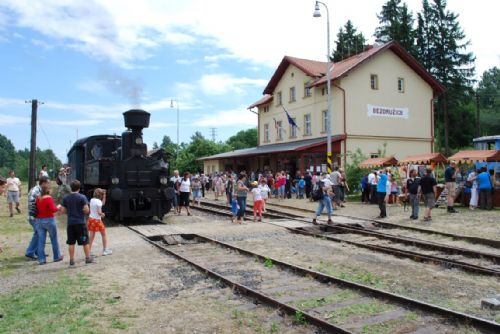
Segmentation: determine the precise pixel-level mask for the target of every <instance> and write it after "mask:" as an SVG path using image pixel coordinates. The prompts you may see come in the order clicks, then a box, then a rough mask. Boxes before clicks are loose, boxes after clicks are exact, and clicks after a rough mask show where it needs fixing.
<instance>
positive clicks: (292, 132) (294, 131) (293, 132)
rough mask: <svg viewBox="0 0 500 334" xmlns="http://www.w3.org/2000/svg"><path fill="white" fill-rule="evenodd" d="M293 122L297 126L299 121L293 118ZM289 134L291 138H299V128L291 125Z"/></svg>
mask: <svg viewBox="0 0 500 334" xmlns="http://www.w3.org/2000/svg"><path fill="white" fill-rule="evenodd" d="M292 119H293V122H294V123H295V124H297V119H296V118H295V117H292ZM289 133H290V138H296V137H297V127H296V126H293V125H291V124H290V125H289Z"/></svg>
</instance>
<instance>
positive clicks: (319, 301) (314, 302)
mask: <svg viewBox="0 0 500 334" xmlns="http://www.w3.org/2000/svg"><path fill="white" fill-rule="evenodd" d="M357 296H358V295H357V294H356V293H354V292H353V291H349V290H345V291H341V292H339V293H335V294H331V295H328V296H325V297H321V298H311V299H301V300H297V301H294V302H293V303H292V304H293V305H294V306H296V307H299V308H301V309H311V308H316V307H320V306H322V305H326V304H331V303H336V302H339V301H343V300H347V299H353V298H355V297H357Z"/></svg>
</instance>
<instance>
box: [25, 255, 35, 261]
mask: <svg viewBox="0 0 500 334" xmlns="http://www.w3.org/2000/svg"><path fill="white" fill-rule="evenodd" d="M24 256H26V257H27V258H28V259H30V260H32V261H36V260H38V257H37V256H36V255H28V254H26V255H24Z"/></svg>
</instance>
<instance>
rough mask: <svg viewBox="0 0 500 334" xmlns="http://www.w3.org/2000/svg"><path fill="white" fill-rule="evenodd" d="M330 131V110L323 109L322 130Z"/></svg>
mask: <svg viewBox="0 0 500 334" xmlns="http://www.w3.org/2000/svg"><path fill="white" fill-rule="evenodd" d="M327 131H328V110H323V111H322V112H321V132H325V133H326V132H327Z"/></svg>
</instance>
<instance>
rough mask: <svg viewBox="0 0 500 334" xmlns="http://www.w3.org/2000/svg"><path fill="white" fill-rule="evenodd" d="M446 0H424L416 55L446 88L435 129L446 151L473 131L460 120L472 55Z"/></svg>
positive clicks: (465, 116) (465, 111) (468, 95)
mask: <svg viewBox="0 0 500 334" xmlns="http://www.w3.org/2000/svg"><path fill="white" fill-rule="evenodd" d="M446 5H447V2H446V0H432V2H431V3H429V1H428V0H423V9H422V12H420V13H419V14H418V28H417V55H418V58H419V59H420V61H421V63H422V64H423V65H424V67H426V69H427V70H428V71H429V72H430V73H431V74H432V75H434V77H435V78H436V79H438V80H439V81H440V82H441V83H442V84H443V85H444V87H445V88H446V92H445V93H444V94H442V95H441V96H440V97H439V99H438V103H437V108H436V117H435V119H436V132H438V131H440V132H443V133H444V135H443V139H444V145H443V146H444V149H445V154H450V147H455V148H456V147H461V146H465V145H468V144H470V140H471V139H472V137H473V130H472V132H471V128H470V127H464V124H463V123H461V122H462V121H464V120H469V119H470V110H469V108H468V105H469V104H470V103H471V101H472V96H473V92H472V83H473V79H472V77H473V75H474V60H475V58H474V56H473V54H472V53H471V52H468V51H467V50H466V49H467V47H468V45H469V42H468V41H464V39H465V33H464V31H463V30H462V28H461V27H460V24H459V22H458V15H457V14H455V13H453V12H451V11H449V10H448V9H446Z"/></svg>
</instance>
